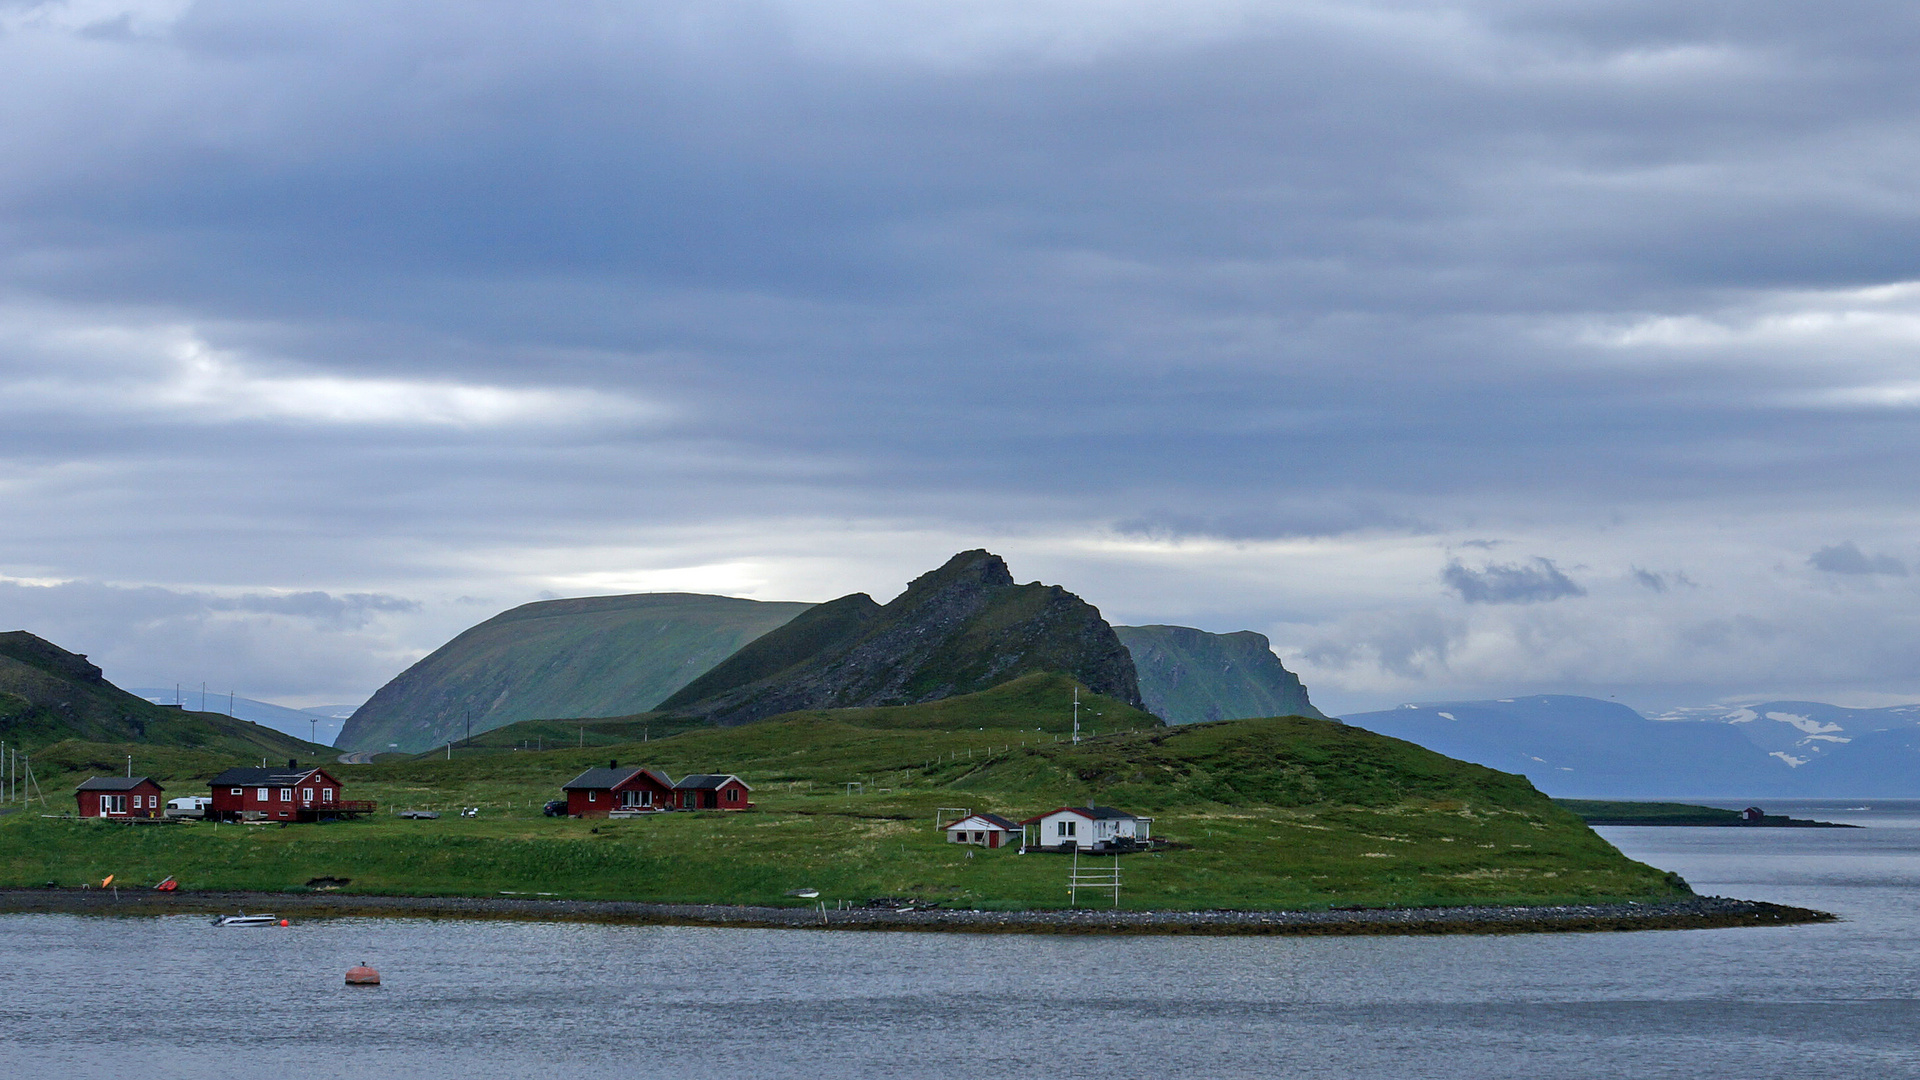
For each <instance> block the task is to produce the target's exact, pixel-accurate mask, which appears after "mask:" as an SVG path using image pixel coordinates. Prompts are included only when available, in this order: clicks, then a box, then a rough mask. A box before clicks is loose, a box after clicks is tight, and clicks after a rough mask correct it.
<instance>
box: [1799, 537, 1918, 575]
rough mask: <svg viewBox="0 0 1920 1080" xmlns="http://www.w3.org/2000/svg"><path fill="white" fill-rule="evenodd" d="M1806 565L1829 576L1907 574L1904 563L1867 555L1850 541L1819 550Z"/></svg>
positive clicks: (1885, 557)
mask: <svg viewBox="0 0 1920 1080" xmlns="http://www.w3.org/2000/svg"><path fill="white" fill-rule="evenodd" d="M1807 565H1808V566H1811V567H1813V568H1814V569H1815V570H1824V571H1826V572H1827V573H1829V574H1890V575H1893V576H1895V577H1905V576H1906V574H1907V564H1906V563H1904V562H1901V561H1900V560H1899V559H1896V558H1894V557H1893V556H1891V555H1868V554H1867V553H1866V552H1864V551H1861V550H1860V545H1858V544H1856V543H1854V542H1853V541H1851V540H1847V541H1844V542H1842V543H1838V544H1833V545H1831V546H1828V547H1823V548H1821V549H1820V550H1819V551H1816V552H1814V553H1813V554H1812V555H1811V556H1809V557H1808V558H1807Z"/></svg>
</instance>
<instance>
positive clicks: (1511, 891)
mask: <svg viewBox="0 0 1920 1080" xmlns="http://www.w3.org/2000/svg"><path fill="white" fill-rule="evenodd" d="M1067 686H1068V684H1066V682H1065V680H1063V679H1059V678H1057V677H1054V676H1032V677H1030V678H1029V679H1023V680H1020V681H1019V682H1017V683H1014V684H1009V685H1008V686H1006V687H1002V688H999V689H997V690H994V691H988V692H986V693H984V694H979V695H971V696H970V698H964V699H962V698H956V699H949V700H947V701H944V702H938V703H935V706H937V708H935V707H934V706H917V707H911V708H902V709H875V710H853V711H848V712H846V713H827V714H808V715H802V716H796V717H792V718H788V719H782V720H775V721H769V722H766V723H760V724H752V725H747V726H744V727H738V728H724V729H714V728H703V729H698V730H692V731H686V732H683V733H680V734H677V735H672V736H669V737H664V738H651V737H650V738H649V739H648V741H646V742H642V743H627V744H625V745H622V746H619V747H604V746H603V747H588V748H586V749H580V748H574V747H568V748H562V749H552V750H542V751H529V750H519V749H513V748H512V746H513V742H514V740H512V739H511V736H510V735H509V737H508V739H507V744H508V745H506V746H504V747H503V746H477V747H473V748H455V750H454V751H453V757H452V760H450V761H449V760H444V759H443V758H438V757H436V756H435V755H425V756H422V757H420V758H416V759H413V760H409V761H402V762H392V763H384V764H376V765H364V766H333V767H332V768H333V769H334V771H335V772H336V773H337V774H338V775H340V776H341V778H342V779H343V780H344V781H345V782H346V785H347V793H348V797H350V798H376V799H379V800H380V801H381V804H382V807H383V812H382V814H381V815H380V816H378V817H376V818H373V819H370V820H365V821H359V822H341V823H334V824H325V825H305V826H292V827H286V828H282V827H279V826H234V825H218V826H216V825H213V824H207V823H194V824H182V825H153V826H130V825H123V824H113V823H101V822H82V821H79V820H63V819H58V818H54V819H49V818H43V817H41V816H39V815H38V813H37V812H28V813H15V814H11V815H8V816H6V817H5V818H0V884H7V885H39V884H44V883H46V882H48V881H54V882H57V883H60V884H64V885H75V884H79V883H80V882H83V881H89V880H91V881H98V880H100V879H101V878H104V877H105V876H106V875H107V874H109V873H111V874H115V875H117V879H118V880H119V881H121V882H128V883H145V882H149V881H158V880H159V879H161V878H163V877H166V876H168V875H174V876H176V877H177V878H178V879H179V881H180V882H181V884H182V885H183V886H184V887H186V888H190V889H255V890H288V889H300V888H303V887H305V883H306V882H307V881H309V880H311V879H314V878H321V877H335V878H348V879H351V884H350V885H349V886H348V887H347V889H348V891H355V892H370V893H388V894H405V895H497V894H500V893H514V894H523V895H555V896H564V897H580V898H609V899H614V898H617V899H634V900H656V901H688V902H709V903H738V904H779V903H800V902H802V901H797V900H792V899H789V898H788V897H786V896H785V893H786V892H787V891H788V890H792V889H800V888H813V889H818V890H820V893H821V897H822V899H825V900H828V901H830V902H831V901H835V900H852V901H856V902H859V901H864V900H866V899H868V898H871V897H876V896H916V897H921V898H924V899H928V900H940V901H943V902H945V903H948V904H950V905H953V906H963V907H979V908H989V909H992V908H1043V907H1061V906H1065V903H1066V899H1067V897H1066V889H1065V881H1066V876H1067V869H1068V863H1069V860H1068V859H1067V858H1065V857H1063V856H1057V855H1043V854H1029V855H1018V854H1016V853H1015V852H1014V851H1012V850H1005V849H1003V850H1000V851H987V850H984V849H978V848H974V849H969V848H966V847H962V846H959V845H950V844H947V843H945V841H944V837H943V835H942V834H941V833H940V832H938V831H937V830H936V828H935V822H936V819H937V817H938V816H940V815H939V814H938V813H937V811H938V809H939V808H942V807H946V808H955V809H957V808H965V809H972V810H988V811H993V812H996V813H1000V814H1004V815H1007V816H1009V817H1014V818H1016V819H1018V818H1021V817H1026V816H1029V815H1032V814H1036V813H1039V812H1042V811H1045V810H1049V809H1052V808H1053V807H1055V806H1059V805H1062V804H1084V803H1086V802H1088V801H1096V802H1098V803H1100V804H1103V805H1111V806H1119V807H1121V808H1123V809H1127V810H1130V811H1133V812H1135V813H1140V814H1149V815H1152V816H1153V818H1154V819H1155V820H1154V823H1153V831H1154V835H1156V836H1161V837H1165V838H1168V839H1170V840H1172V841H1174V845H1173V847H1172V848H1171V849H1170V850H1166V851H1162V852H1157V853H1154V854H1136V855H1129V856H1126V857H1124V858H1123V859H1122V860H1121V867H1122V873H1123V879H1124V882H1125V885H1124V890H1123V893H1122V906H1123V907H1127V908H1157V909H1188V910H1193V909H1206V908H1248V909H1275V908H1314V907H1322V908H1323V907H1328V906H1335V905H1351V904H1359V905H1389V904H1398V905H1425V904H1451V903H1469V902H1475V903H1477V902H1499V903H1549V902H1562V901H1569V900H1600V899H1655V898H1666V897H1671V896H1675V895H1684V894H1685V892H1686V890H1685V886H1684V883H1680V882H1679V881H1678V880H1677V879H1675V878H1673V877H1671V876H1670V875H1667V874H1664V873H1662V872H1661V871H1658V870H1655V869H1653V868H1651V867H1647V866H1644V865H1642V864H1639V863H1635V862H1632V861H1630V860H1628V859H1626V858H1625V857H1624V856H1622V855H1620V854H1619V852H1617V851H1616V850H1614V849H1613V848H1612V847H1611V846H1610V845H1608V844H1607V843H1606V842H1605V841H1604V840H1602V839H1601V838H1600V837H1599V836H1597V835H1596V834H1594V833H1593V832H1592V830H1590V829H1588V828H1587V827H1586V826H1585V825H1584V824H1583V823H1581V821H1580V820H1579V819H1578V818H1577V817H1575V816H1574V815H1573V814H1572V813H1570V812H1569V811H1567V810H1565V809H1563V808H1561V807H1557V806H1555V805H1554V804H1553V803H1552V802H1550V801H1549V800H1548V799H1546V798H1545V797H1544V796H1542V795H1540V794H1539V793H1538V792H1537V791H1535V790H1534V789H1533V788H1532V786H1531V785H1529V784H1528V783H1527V782H1526V780H1525V779H1524V778H1521V777H1517V776H1511V775H1508V774H1503V773H1497V772H1494V771H1492V770H1489V769H1485V768H1481V767H1480V766H1476V765H1470V764H1467V763H1464V762H1459V761H1454V760H1451V759H1448V758H1444V757H1441V756H1439V755H1437V754H1433V753H1431V752H1429V751H1426V750H1423V749H1421V748H1419V747H1416V746H1413V745H1412V744H1409V743H1404V742H1399V741H1397V740H1394V739H1388V738H1385V737H1383V736H1379V735H1375V734H1373V733H1370V732H1366V731H1362V730H1360V729H1356V728H1349V727H1345V726H1344V725H1340V724H1337V723H1332V722H1327V721H1320V720H1307V719H1301V718H1287V719H1268V720H1244V721H1227V722H1221V723H1214V724H1198V725H1188V726H1183V727H1178V728H1166V727H1161V726H1158V725H1157V724H1155V723H1154V722H1153V721H1152V718H1151V717H1147V716H1145V714H1132V715H1130V714H1129V713H1128V712H1127V711H1125V706H1122V705H1120V703H1118V702H1109V701H1105V700H1100V699H1095V700H1094V708H1095V709H1097V710H1098V711H1099V712H1101V713H1103V714H1105V715H1104V716H1101V717H1098V718H1096V719H1097V720H1099V721H1101V722H1104V723H1106V724H1107V725H1108V727H1107V732H1108V733H1106V734H1099V735H1096V736H1094V737H1091V738H1089V739H1087V740H1086V741H1083V742H1082V743H1081V744H1079V745H1077V746H1076V745H1073V744H1072V743H1071V742H1069V741H1066V736H1065V735H1063V734H1062V732H1061V731H1060V730H1059V728H1060V727H1061V726H1062V724H1061V720H1060V715H1059V713H1060V710H1059V709H1058V704H1059V702H1060V700H1061V691H1062V690H1064V689H1066V688H1067ZM1036 705H1038V706H1044V707H1043V708H1036V707H1035V706H1036ZM490 734H493V733H490ZM476 741H479V740H476ZM82 756H84V755H82ZM610 758H617V759H618V760H620V762H621V763H622V764H627V765H647V766H650V767H654V768H660V769H664V770H666V771H667V772H669V773H671V774H673V775H675V776H679V775H682V774H684V773H688V772H704V771H720V772H732V773H737V774H739V775H740V776H742V777H743V778H745V779H746V780H747V781H748V783H750V784H752V785H753V786H754V788H755V791H754V800H755V803H756V805H757V808H756V810H754V811H753V812H749V813H739V814H721V813H712V812H709V813H671V814H659V815H653V816H650V817H646V818H641V819H634V820H624V821H606V820H598V821H594V820H586V821H578V820H567V819H551V818H544V817H542V816H540V806H541V804H542V803H544V802H545V801H546V800H547V799H550V798H555V797H558V795H559V786H560V784H562V783H563V782H565V781H566V780H567V779H569V778H571V777H572V776H574V775H575V774H577V773H578V772H580V771H581V770H582V769H584V768H587V767H589V766H593V765H604V764H606V763H607V761H608V760H609V759H610ZM176 764H178V765H180V766H181V767H182V768H183V769H188V770H189V771H190V770H191V766H192V763H190V762H186V761H184V760H183V761H180V762H177V763H176ZM136 765H137V767H139V765H138V762H136ZM191 780H192V777H190V776H187V775H185V774H184V773H183V774H182V775H181V776H179V777H177V778H176V780H175V781H174V783H172V784H169V794H177V793H179V792H182V791H187V790H193V791H195V792H198V791H200V790H204V789H203V788H200V787H197V786H194V787H190V786H189V785H190V784H191ZM850 785H852V786H851V787H850ZM47 787H48V790H49V792H50V793H51V792H52V791H54V790H55V785H54V784H53V783H48V784H47ZM60 790H61V791H62V794H63V795H66V792H69V791H70V790H71V788H70V785H69V786H68V787H65V788H62V789H60ZM71 806H72V803H71V796H70V795H66V799H65V801H63V802H61V803H60V804H58V805H57V806H56V807H55V809H56V811H64V810H67V809H69V808H70V807H71ZM462 806H477V807H480V815H479V816H478V817H477V818H470V819H463V818H459V817H457V816H454V814H453V811H455V810H456V809H457V808H459V807H462ZM409 807H415V808H422V809H425V808H433V809H439V810H442V811H445V812H447V816H444V817H442V818H440V819H438V820H433V821H406V820H401V819H399V818H397V817H394V816H392V814H391V811H392V810H395V809H401V808H409ZM36 810H37V808H36ZM949 816H950V815H949ZM970 851H971V854H970V853H969V852H970Z"/></svg>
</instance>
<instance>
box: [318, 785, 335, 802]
mask: <svg viewBox="0 0 1920 1080" xmlns="http://www.w3.org/2000/svg"><path fill="white" fill-rule="evenodd" d="M320 801H321V802H332V801H333V789H332V788H330V787H323V788H321V789H320Z"/></svg>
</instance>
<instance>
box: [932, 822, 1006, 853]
mask: <svg viewBox="0 0 1920 1080" xmlns="http://www.w3.org/2000/svg"><path fill="white" fill-rule="evenodd" d="M942 827H943V828H945V829H946V830H947V843H949V844H979V845H981V846H982V847H990V848H997V847H1006V846H1007V845H1008V844H1011V843H1013V837H1014V836H1015V835H1018V834H1019V833H1020V832H1021V829H1020V826H1019V824H1018V823H1016V822H1013V821H1009V820H1007V819H1006V818H1003V817H1001V816H1000V815H999V814H969V815H967V816H966V817H963V818H961V819H960V820H959V821H956V822H954V823H953V824H951V825H946V826H942Z"/></svg>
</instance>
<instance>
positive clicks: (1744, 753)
mask: <svg viewBox="0 0 1920 1080" xmlns="http://www.w3.org/2000/svg"><path fill="white" fill-rule="evenodd" d="M1343 719H1344V720H1345V721H1346V722H1347V723H1349V724H1353V725H1355V726H1357V727H1364V728H1367V729H1368V730H1370V731H1376V732H1379V733H1380V734H1382V735H1392V736H1394V737H1395V738H1400V739H1406V740H1407V741H1409V742H1415V743H1419V744H1420V745H1422V746H1425V747H1427V748H1428V749H1430V750H1437V751H1439V752H1440V753H1443V754H1446V755H1448V756H1450V757H1457V758H1460V759H1462V760H1465V761H1472V762H1475V763H1477V764H1481V765H1486V766H1489V767H1491V768H1495V769H1500V770H1502V771H1506V772H1517V773H1521V774H1523V775H1525V776H1526V777H1528V778H1529V779H1531V780H1532V781H1533V782H1534V785H1535V786H1536V787H1538V788H1539V789H1540V790H1541V791H1544V792H1546V793H1547V794H1549V795H1553V796H1557V797H1561V798H1591V799H1661V798H1683V797H1696V798H1727V797H1740V798H1754V799H1758V798H1908V797H1916V796H1920V705H1914V706H1898V707H1894V708H1887V709H1846V708H1842V707H1840V706H1835V705H1825V704H1821V703H1817V702H1804V701H1802V702H1793V701H1775V702H1763V703H1759V704H1754V705H1746V706H1706V707H1701V708H1690V709H1679V710H1674V711H1671V712H1668V713H1665V714H1662V715H1661V716H1660V717H1658V718H1655V719H1648V718H1647V717H1645V716H1642V715H1641V714H1639V713H1638V712H1635V711H1634V710H1632V709H1630V708H1628V707H1627V706H1625V705H1621V704H1619V703H1618V702H1612V701H1601V700H1598V699H1596V698H1587V697H1575V696H1564V695H1536V696H1532V697H1521V698H1505V699H1498V700H1491V701H1456V702H1439V703H1426V704H1418V705H1403V706H1401V707H1400V708H1397V709H1387V710H1382V711H1379V712H1371V713H1359V714H1355V715H1350V716H1347V717H1344V718H1343Z"/></svg>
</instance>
